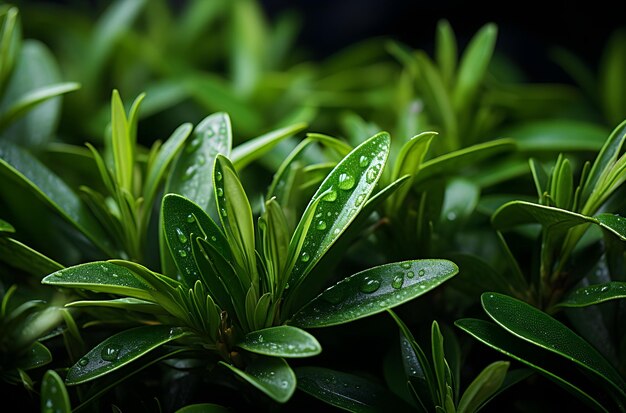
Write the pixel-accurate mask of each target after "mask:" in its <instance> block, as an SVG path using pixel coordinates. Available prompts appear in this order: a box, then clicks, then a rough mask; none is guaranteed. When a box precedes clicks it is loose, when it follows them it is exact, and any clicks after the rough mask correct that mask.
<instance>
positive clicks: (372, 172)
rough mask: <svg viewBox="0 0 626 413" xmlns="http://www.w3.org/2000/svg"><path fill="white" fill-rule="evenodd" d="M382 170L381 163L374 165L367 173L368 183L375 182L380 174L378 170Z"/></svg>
mask: <svg viewBox="0 0 626 413" xmlns="http://www.w3.org/2000/svg"><path fill="white" fill-rule="evenodd" d="M379 171H380V165H374V166H372V167H371V168H370V169H368V170H367V172H366V173H365V180H366V181H367V183H368V184H371V183H373V182H374V181H375V180H376V177H377V176H378V172H379Z"/></svg>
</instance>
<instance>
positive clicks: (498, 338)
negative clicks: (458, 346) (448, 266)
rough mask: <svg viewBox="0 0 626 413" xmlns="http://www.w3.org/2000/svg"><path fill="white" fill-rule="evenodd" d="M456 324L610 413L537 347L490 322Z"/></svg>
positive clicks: (468, 320) (463, 321)
mask: <svg viewBox="0 0 626 413" xmlns="http://www.w3.org/2000/svg"><path fill="white" fill-rule="evenodd" d="M454 324H455V325H456V326H457V327H459V328H460V329H461V330H463V331H465V332H466V333H468V334H470V335H471V336H473V337H474V338H476V339H477V340H479V341H481V342H482V343H484V344H486V345H488V346H489V347H491V348H493V349H495V350H497V351H499V352H501V353H503V354H505V355H507V356H509V357H511V358H513V359H515V360H517V361H519V362H521V363H523V364H526V365H527V366H529V367H531V368H532V369H534V370H536V371H538V372H539V373H541V374H542V375H544V376H546V377H547V378H548V379H550V380H552V381H554V382H555V383H556V384H558V385H559V386H561V387H563V388H564V389H565V390H567V391H569V392H570V393H572V394H573V395H574V396H576V397H578V398H579V399H580V400H582V401H583V402H585V403H586V404H587V405H588V406H590V407H592V408H594V409H595V410H599V411H603V412H608V410H607V409H606V408H605V407H604V406H602V405H601V404H600V403H599V402H598V401H597V400H596V399H594V398H593V397H591V396H590V395H589V394H587V393H586V392H584V391H583V390H581V389H580V388H578V387H577V386H576V385H574V384H572V383H570V382H569V381H567V380H566V379H565V378H563V377H562V376H561V375H560V374H559V371H558V366H553V365H551V364H550V359H549V357H545V354H544V353H543V352H542V351H541V350H539V351H538V350H537V347H536V346H534V345H531V344H528V343H527V342H525V341H523V340H520V339H518V338H515V337H513V336H511V335H510V334H508V333H507V332H505V331H504V330H503V329H501V328H500V327H498V326H497V325H495V324H493V323H490V322H487V321H483V320H477V319H471V318H465V319H461V320H457V321H456V322H455V323H454ZM553 370H556V371H553Z"/></svg>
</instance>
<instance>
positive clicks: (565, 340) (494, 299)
mask: <svg viewBox="0 0 626 413" xmlns="http://www.w3.org/2000/svg"><path fill="white" fill-rule="evenodd" d="M481 301H482V305H483V308H484V309H485V312H486V313H487V314H488V315H489V316H490V317H491V318H492V319H493V320H494V321H495V322H496V323H498V324H499V325H500V326H501V327H502V328H504V329H505V330H507V331H509V332H510V333H511V334H514V335H515V336H517V337H519V338H521V339H523V340H526V341H528V342H529V343H532V344H534V345H536V346H539V347H542V348H544V349H546V350H548V351H550V352H552V353H555V354H558V355H559V356H561V357H564V358H566V359H568V360H571V361H573V362H574V363H576V364H578V365H580V366H581V367H583V368H584V369H586V370H588V371H590V372H591V373H593V374H595V375H597V376H599V377H601V378H602V379H604V380H606V381H607V382H608V383H609V384H611V385H612V386H614V387H615V389H617V391H618V392H619V393H621V394H622V396H624V397H626V390H625V389H626V381H624V379H623V378H622V377H621V376H620V375H619V373H618V372H617V371H616V370H615V369H614V367H613V366H612V365H611V364H610V363H609V362H608V361H607V360H606V359H605V358H604V357H603V356H602V355H601V354H600V353H598V351H597V350H596V349H595V348H594V347H592V346H591V345H590V344H589V343H588V342H586V341H585V340H584V339H582V338H581V337H580V336H578V335H577V334H576V333H574V332H573V331H572V330H570V329H569V328H567V327H566V326H565V325H563V324H562V323H561V322H559V321H557V320H556V319H554V318H552V317H551V316H549V315H548V314H546V313H544V312H543V311H541V310H538V309H537V308H535V307H533V306H531V305H529V304H527V303H525V302H523V301H520V300H517V299H515V298H512V297H509V296H506V295H503V294H496V293H485V294H483V295H482V296H481Z"/></svg>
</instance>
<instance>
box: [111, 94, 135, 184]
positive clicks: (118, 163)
mask: <svg viewBox="0 0 626 413" xmlns="http://www.w3.org/2000/svg"><path fill="white" fill-rule="evenodd" d="M133 138H134V137H133V136H131V135H130V127H129V123H128V120H127V119H126V111H125V109H124V104H123V103H122V99H121V98H120V94H119V92H118V91H117V90H113V95H112V97H111V142H112V144H113V159H114V166H115V167H114V171H115V179H116V180H117V183H118V185H119V186H120V187H121V188H123V189H125V190H126V191H128V192H129V193H132V192H133V175H134V169H135V144H136V141H135V139H133Z"/></svg>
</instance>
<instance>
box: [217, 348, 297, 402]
mask: <svg viewBox="0 0 626 413" xmlns="http://www.w3.org/2000/svg"><path fill="white" fill-rule="evenodd" d="M220 364H221V365H223V366H225V367H227V368H228V369H230V370H231V371H233V372H234V373H235V374H237V375H238V376H239V377H241V378H243V379H244V380H245V381H247V382H248V383H250V384H251V385H253V386H254V387H256V388H257V389H259V390H261V391H262V392H263V393H265V394H267V395H268V396H269V397H271V398H272V399H274V400H276V401H277V402H279V403H285V402H286V401H287V400H289V399H290V398H291V395H292V394H293V392H294V391H295V390H296V375H295V374H294V372H293V370H291V367H289V365H288V364H287V362H286V361H285V360H284V359H282V358H280V357H263V356H259V357H258V358H256V359H254V360H253V361H252V362H251V363H250V364H248V365H247V366H246V369H245V370H240V369H238V368H237V367H234V366H231V365H230V364H227V363H224V362H223V361H220Z"/></svg>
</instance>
